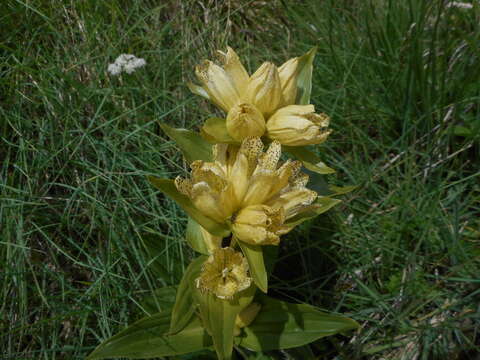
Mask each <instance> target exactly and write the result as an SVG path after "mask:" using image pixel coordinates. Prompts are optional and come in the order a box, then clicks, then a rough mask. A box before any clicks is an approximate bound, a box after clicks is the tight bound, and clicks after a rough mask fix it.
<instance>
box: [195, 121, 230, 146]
mask: <svg viewBox="0 0 480 360" xmlns="http://www.w3.org/2000/svg"><path fill="white" fill-rule="evenodd" d="M200 133H201V134H202V136H203V138H204V139H205V140H207V141H208V142H209V143H211V144H217V143H222V144H237V143H238V141H236V140H235V139H233V138H232V137H231V136H230V135H229V134H228V131H227V126H226V120H225V119H222V118H217V117H213V118H210V119H207V121H205V124H204V125H203V126H202V129H201V130H200Z"/></svg>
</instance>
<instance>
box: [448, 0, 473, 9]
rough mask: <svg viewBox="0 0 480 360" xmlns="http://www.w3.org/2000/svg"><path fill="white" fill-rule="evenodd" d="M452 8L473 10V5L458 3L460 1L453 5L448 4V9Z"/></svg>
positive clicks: (454, 2)
mask: <svg viewBox="0 0 480 360" xmlns="http://www.w3.org/2000/svg"><path fill="white" fill-rule="evenodd" d="M451 7H456V8H459V9H472V8H473V4H470V3H464V2H458V1H452V2H451V3H448V4H447V8H451Z"/></svg>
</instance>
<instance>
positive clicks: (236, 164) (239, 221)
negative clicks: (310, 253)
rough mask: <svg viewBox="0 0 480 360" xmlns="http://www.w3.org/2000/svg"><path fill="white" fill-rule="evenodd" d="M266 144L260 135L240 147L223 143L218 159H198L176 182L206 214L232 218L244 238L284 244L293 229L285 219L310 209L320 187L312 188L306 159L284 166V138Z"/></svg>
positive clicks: (225, 220) (223, 219) (218, 218)
mask: <svg viewBox="0 0 480 360" xmlns="http://www.w3.org/2000/svg"><path fill="white" fill-rule="evenodd" d="M262 150H263V143H262V141H261V140H260V138H258V137H252V138H247V139H245V140H244V141H243V142H242V144H241V146H240V147H238V146H235V145H227V144H217V145H215V147H214V152H215V161H214V162H204V161H195V162H194V163H192V165H191V167H192V176H191V178H190V179H182V178H177V179H176V180H175V184H176V186H177V189H178V190H179V191H180V192H181V193H183V194H185V195H187V196H188V197H190V199H191V200H192V202H193V204H194V205H195V206H196V207H197V209H199V210H200V211H201V212H202V213H203V214H204V215H206V216H208V217H210V218H212V219H214V220H216V221H217V222H220V223H229V224H231V229H232V232H233V235H234V236H236V237H237V238H238V239H239V240H241V241H244V242H247V243H251V244H259V245H265V244H278V241H279V236H280V235H283V234H285V233H287V232H288V231H290V230H291V227H290V226H287V225H286V224H285V221H286V220H288V219H290V218H292V217H294V216H295V215H297V214H298V213H301V212H302V211H304V210H307V209H308V206H309V205H310V204H311V203H312V202H313V201H314V200H315V199H316V198H317V193H316V192H315V191H312V190H309V189H307V188H306V184H307V182H308V176H307V175H305V174H302V173H301V172H300V167H301V163H300V162H298V161H290V160H288V161H286V162H285V163H283V164H282V165H281V166H278V162H279V159H280V155H281V145H280V143H279V142H277V141H274V142H272V143H271V144H270V146H269V148H268V149H267V151H265V152H263V151H262Z"/></svg>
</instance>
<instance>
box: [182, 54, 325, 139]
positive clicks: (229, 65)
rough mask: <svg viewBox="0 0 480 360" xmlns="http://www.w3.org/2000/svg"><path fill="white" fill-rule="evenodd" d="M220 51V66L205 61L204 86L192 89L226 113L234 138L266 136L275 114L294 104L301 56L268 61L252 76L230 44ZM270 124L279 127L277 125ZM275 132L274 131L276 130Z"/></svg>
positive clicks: (201, 77)
mask: <svg viewBox="0 0 480 360" xmlns="http://www.w3.org/2000/svg"><path fill="white" fill-rule="evenodd" d="M218 54H219V58H220V63H221V64H220V65H217V64H215V63H213V62H212V61H209V60H205V61H204V63H203V64H200V65H198V66H197V67H196V70H195V72H196V75H197V78H198V79H199V81H200V84H201V85H200V86H199V85H195V84H191V83H189V84H188V85H189V87H190V89H191V91H192V92H193V93H195V94H197V95H201V96H203V97H205V98H207V99H209V100H210V101H212V102H213V103H214V104H216V105H217V106H218V107H220V108H221V109H223V110H224V111H225V112H226V113H227V123H226V125H227V132H228V133H229V135H230V136H231V137H232V138H233V139H235V140H238V141H241V140H243V139H245V138H246V137H250V136H263V135H264V134H265V130H266V128H265V126H264V124H265V123H266V124H267V125H268V123H269V122H270V119H271V117H272V115H273V114H274V113H275V112H278V111H280V110H281V109H282V108H284V107H288V106H289V105H293V104H295V100H296V97H297V81H298V75H299V58H298V57H295V58H292V59H290V60H288V61H286V62H285V63H284V64H282V65H281V66H280V67H277V66H275V65H274V64H272V63H270V62H265V63H263V64H262V65H261V66H260V67H259V68H258V69H257V71H255V73H253V75H251V76H249V75H248V73H247V71H246V70H245V67H244V66H243V64H242V63H241V61H240V59H239V57H238V55H237V54H236V53H235V51H233V49H232V48H230V47H228V48H227V52H226V53H225V52H221V51H218ZM260 115H261V116H260ZM319 116H320V115H319ZM277 117H278V116H277ZM290 119H292V118H291V117H290ZM302 124H303V125H305V124H304V122H302V123H301V124H299V125H297V126H296V127H297V128H300V127H301V126H302ZM271 127H272V129H273V128H276V125H272V126H271ZM272 131H273V133H275V131H276V130H272ZM311 131H312V130H309V132H308V136H310V135H311V134H310V132H311ZM284 138H285V137H284V136H279V137H278V140H279V141H280V143H282V144H284V142H283V139H284ZM272 139H277V138H274V137H272ZM315 139H316V138H315ZM287 141H288V140H287ZM311 141H312V140H311ZM289 142H290V143H292V141H289ZM307 143H314V142H307ZM285 144H286V143H285ZM290 145H292V144H290Z"/></svg>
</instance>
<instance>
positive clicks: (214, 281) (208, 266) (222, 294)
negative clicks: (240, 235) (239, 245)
mask: <svg viewBox="0 0 480 360" xmlns="http://www.w3.org/2000/svg"><path fill="white" fill-rule="evenodd" d="M251 283H252V279H251V278H250V277H249V276H248V261H247V259H245V257H244V256H243V255H242V253H240V252H237V251H235V250H233V249H232V248H231V247H226V248H217V249H215V250H213V252H212V254H211V255H210V256H209V257H208V259H207V261H206V262H205V263H204V264H203V266H202V271H201V273H200V277H198V278H197V280H196V286H197V288H198V289H200V291H210V292H212V293H213V294H215V295H216V296H217V297H219V298H220V299H231V298H232V297H233V295H235V294H236V293H238V292H240V291H242V290H245V289H247V288H248V287H249V286H250V284H251Z"/></svg>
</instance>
